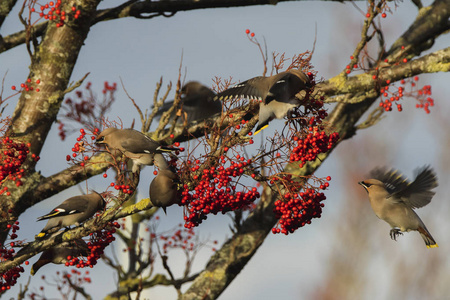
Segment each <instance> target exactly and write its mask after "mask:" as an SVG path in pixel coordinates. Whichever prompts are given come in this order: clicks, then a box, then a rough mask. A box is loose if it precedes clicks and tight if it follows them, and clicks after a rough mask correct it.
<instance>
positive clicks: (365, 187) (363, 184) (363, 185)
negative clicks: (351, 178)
mask: <svg viewBox="0 0 450 300" xmlns="http://www.w3.org/2000/svg"><path fill="white" fill-rule="evenodd" d="M358 184H360V185H362V187H363V188H364V189H365V190H366V192H369V190H367V185H366V184H365V183H364V181H360V182H358Z"/></svg>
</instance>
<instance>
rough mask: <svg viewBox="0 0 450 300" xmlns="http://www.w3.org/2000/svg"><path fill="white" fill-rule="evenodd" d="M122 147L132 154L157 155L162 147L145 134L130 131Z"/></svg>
mask: <svg viewBox="0 0 450 300" xmlns="http://www.w3.org/2000/svg"><path fill="white" fill-rule="evenodd" d="M120 145H121V146H122V148H123V149H124V150H125V151H128V152H131V153H155V151H156V150H157V149H158V147H159V146H160V145H159V144H158V143H157V142H155V141H154V140H152V139H151V138H149V137H148V136H146V135H145V134H143V133H141V132H139V131H135V130H133V131H131V130H130V131H129V132H128V134H127V137H126V138H124V139H123V140H122V142H121V144H120Z"/></svg>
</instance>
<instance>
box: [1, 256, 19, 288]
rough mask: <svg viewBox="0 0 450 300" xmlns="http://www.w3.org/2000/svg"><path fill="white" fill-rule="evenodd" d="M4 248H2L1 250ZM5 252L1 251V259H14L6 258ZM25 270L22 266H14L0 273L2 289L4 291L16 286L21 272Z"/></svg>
mask: <svg viewBox="0 0 450 300" xmlns="http://www.w3.org/2000/svg"><path fill="white" fill-rule="evenodd" d="M1 250H2V249H0V252H1ZM2 254H3V253H0V255H1V256H0V259H1V260H3V259H12V257H8V258H6V257H5V256H3V255H2ZM24 271H25V270H24V269H23V267H22V266H17V267H13V268H12V269H9V270H8V271H6V272H5V273H3V274H0V291H1V292H4V291H6V290H9V289H10V288H11V287H12V286H14V285H15V284H16V283H17V279H19V277H20V273H23V272H24Z"/></svg>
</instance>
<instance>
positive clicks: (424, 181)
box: [395, 166, 438, 208]
mask: <svg viewBox="0 0 450 300" xmlns="http://www.w3.org/2000/svg"><path fill="white" fill-rule="evenodd" d="M414 173H415V174H416V179H414V181H413V182H412V183H410V184H409V185H408V186H407V187H406V188H405V189H402V190H400V191H398V192H396V193H395V196H396V197H398V198H401V199H402V201H403V202H405V203H406V205H408V206H409V207H411V208H420V207H423V206H425V205H427V204H428V203H430V202H431V198H433V196H434V194H435V192H433V191H431V189H433V188H435V187H437V186H438V183H437V177H436V174H435V173H434V171H433V170H432V169H431V167H430V166H425V167H422V168H419V169H417V170H415V172H414Z"/></svg>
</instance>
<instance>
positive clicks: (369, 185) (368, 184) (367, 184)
mask: <svg viewBox="0 0 450 300" xmlns="http://www.w3.org/2000/svg"><path fill="white" fill-rule="evenodd" d="M364 184H365V185H366V186H367V187H371V186H372V184H371V183H364Z"/></svg>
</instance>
